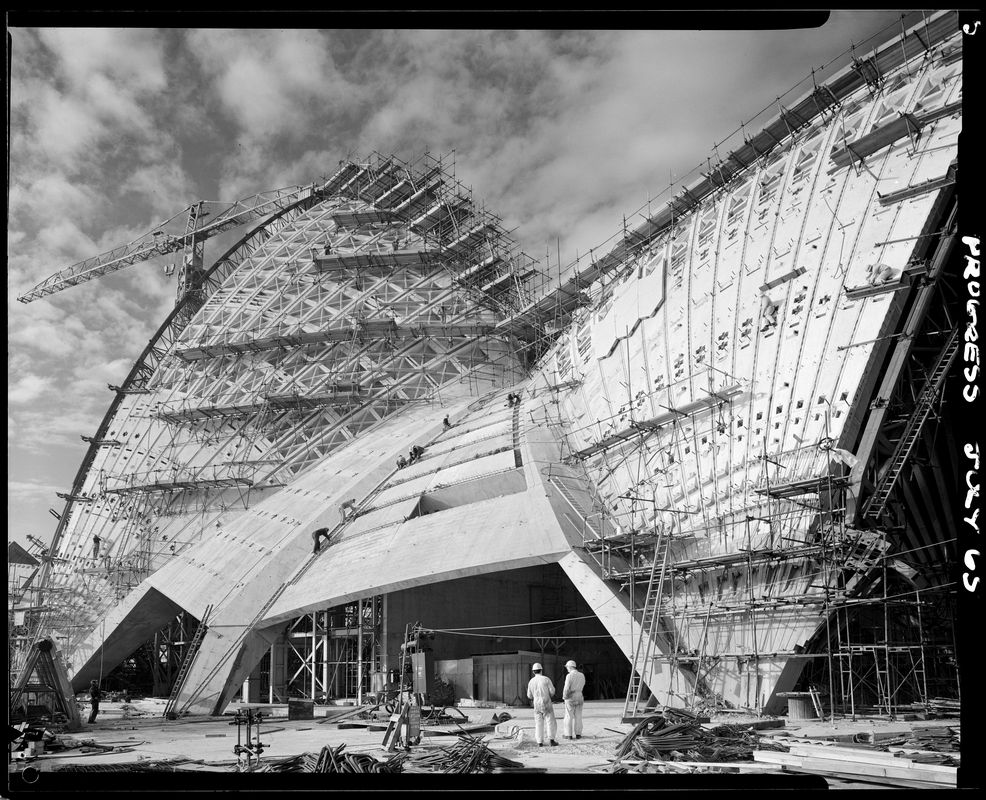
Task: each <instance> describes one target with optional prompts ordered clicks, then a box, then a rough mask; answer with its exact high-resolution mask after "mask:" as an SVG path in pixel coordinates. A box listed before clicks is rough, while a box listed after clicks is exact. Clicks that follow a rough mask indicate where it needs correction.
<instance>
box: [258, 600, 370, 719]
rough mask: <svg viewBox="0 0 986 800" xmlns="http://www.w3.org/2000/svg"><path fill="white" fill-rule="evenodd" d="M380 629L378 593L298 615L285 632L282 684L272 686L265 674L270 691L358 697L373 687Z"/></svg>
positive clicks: (325, 699) (321, 698) (317, 697)
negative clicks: (284, 659)
mask: <svg viewBox="0 0 986 800" xmlns="http://www.w3.org/2000/svg"><path fill="white" fill-rule="evenodd" d="M382 635H383V598H382V597H381V596H379V595H377V596H373V597H369V598H365V599H359V600H355V601H353V602H352V603H347V604H345V605H341V606H335V607H333V608H327V609H324V610H322V611H313V612H311V613H310V614H305V615H303V616H301V617H297V618H295V619H293V620H292V621H291V622H290V623H289V624H288V626H287V631H286V634H285V637H286V644H287V660H286V672H285V676H284V678H285V680H284V684H283V687H276V686H274V684H273V683H270V678H269V677H268V687H267V688H268V690H269V691H271V692H273V694H274V695H282V696H286V697H297V698H306V699H310V700H314V701H315V702H318V703H329V702H332V701H334V700H343V699H348V700H355V701H356V703H357V704H359V703H362V702H363V700H364V698H365V697H366V696H367V695H368V694H369V693H370V692H371V691H373V684H372V676H373V674H374V673H380V672H381V671H382V669H383V667H382V664H383V643H382ZM267 666H268V667H269V662H268V665H267ZM261 672H263V669H261ZM268 675H269V670H268ZM264 688H265V687H264V686H263V685H262V686H261V692H263V689H264Z"/></svg>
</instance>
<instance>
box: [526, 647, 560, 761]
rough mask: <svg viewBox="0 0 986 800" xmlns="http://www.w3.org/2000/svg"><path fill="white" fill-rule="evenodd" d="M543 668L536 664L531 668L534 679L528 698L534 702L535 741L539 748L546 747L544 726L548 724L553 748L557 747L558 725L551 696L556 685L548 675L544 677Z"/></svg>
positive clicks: (529, 684)
mask: <svg viewBox="0 0 986 800" xmlns="http://www.w3.org/2000/svg"><path fill="white" fill-rule="evenodd" d="M542 669H543V668H542V666H541V665H540V664H535V665H534V666H533V667H531V671H532V672H533V673H534V677H533V678H531V681H530V683H528V684H527V697H528V698H529V699H530V700H533V701H534V739H535V740H536V741H537V743H538V747H544V726H545V722H547V723H548V741H549V742H550V743H551V746H552V747H557V746H558V742H556V741H555V734H556V733H557V728H558V723H557V722H556V721H555V707H554V706H553V705H552V703H551V696H552V695H553V694H554V693H555V685H554V684H553V683H552V682H551V679H550V678H549V677H547V676H546V675H542V674H541V672H542Z"/></svg>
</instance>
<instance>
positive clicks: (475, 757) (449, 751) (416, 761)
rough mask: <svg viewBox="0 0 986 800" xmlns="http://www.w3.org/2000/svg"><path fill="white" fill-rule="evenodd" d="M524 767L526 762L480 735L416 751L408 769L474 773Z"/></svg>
mask: <svg viewBox="0 0 986 800" xmlns="http://www.w3.org/2000/svg"><path fill="white" fill-rule="evenodd" d="M523 767H524V765H523V764H521V763H519V762H517V761H512V760H511V759H509V758H505V757H504V756H501V755H499V754H497V753H495V752H493V751H492V750H490V748H489V747H487V746H486V745H485V744H484V743H483V742H482V741H480V740H479V739H473V738H470V737H465V736H460V737H459V740H458V742H456V743H455V744H454V745H451V746H450V747H438V748H435V749H434V750H428V751H421V752H415V753H412V754H411V756H410V759H409V760H408V761H407V763H406V764H405V765H404V771H405V772H442V773H446V774H472V773H479V772H496V771H500V770H512V769H523Z"/></svg>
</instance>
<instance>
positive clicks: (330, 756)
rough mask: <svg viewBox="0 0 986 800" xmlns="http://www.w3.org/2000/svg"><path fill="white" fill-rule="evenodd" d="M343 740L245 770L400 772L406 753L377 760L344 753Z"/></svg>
mask: <svg viewBox="0 0 986 800" xmlns="http://www.w3.org/2000/svg"><path fill="white" fill-rule="evenodd" d="M345 748H346V745H345V743H343V744H341V745H339V746H338V747H327V746H326V747H323V748H322V750H321V751H320V752H319V753H318V754H315V753H302V754H301V755H300V756H294V757H292V758H288V759H283V760H279V761H267V762H264V763H262V764H259V765H253V766H250V767H247V768H245V769H244V770H243V771H244V772H335V773H359V774H363V773H370V772H400V771H401V762H402V761H403V760H404V758H405V755H404V754H403V753H398V754H396V755H394V756H392V757H391V758H389V759H388V760H386V761H380V760H379V759H376V758H374V757H373V756H371V755H368V754H366V753H343V752H342V751H343V750H344V749H345Z"/></svg>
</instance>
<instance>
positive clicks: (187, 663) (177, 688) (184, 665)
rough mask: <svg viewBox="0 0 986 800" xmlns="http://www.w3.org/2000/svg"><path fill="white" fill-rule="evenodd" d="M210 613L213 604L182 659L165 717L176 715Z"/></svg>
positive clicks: (207, 607) (203, 617)
mask: <svg viewBox="0 0 986 800" xmlns="http://www.w3.org/2000/svg"><path fill="white" fill-rule="evenodd" d="M210 613H212V604H211V603H210V604H209V605H208V606H206V609H205V613H204V614H203V615H202V620H201V621H200V622H199V624H198V626H197V627H196V628H195V633H194V635H193V636H192V641H191V642H189V643H188V652H187V653H185V658H184V659H182V662H181V667H180V668H179V670H178V675H177V676H176V677H175V685H174V686H172V687H171V695H170V696H169V697H168V702H167V704H166V705H165V707H164V716H165V717H172V716H174V714H175V707H176V706H177V704H178V695H179V694H181V687H182V686H184V685H185V678H187V677H188V673H189V671H190V670H191V668H192V662H193V661H194V660H195V654H196V653H198V651H199V647H200V646H201V644H202V639H203V638H204V637H205V632H206V629H207V628H206V624H205V621H206V620H207V619H208V618H209V614H210Z"/></svg>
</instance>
